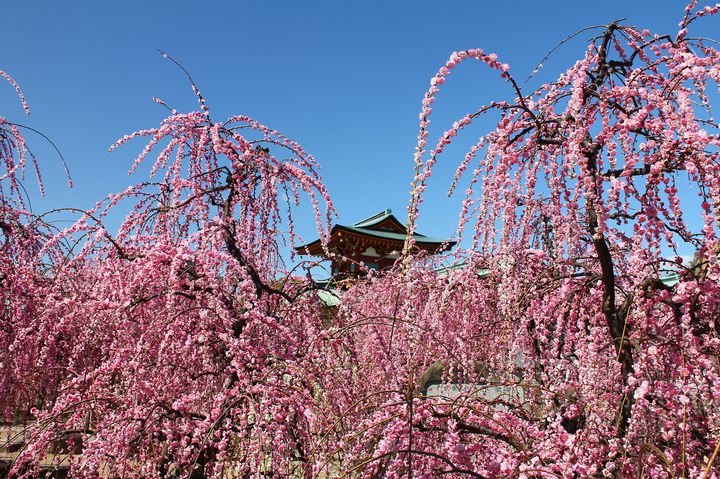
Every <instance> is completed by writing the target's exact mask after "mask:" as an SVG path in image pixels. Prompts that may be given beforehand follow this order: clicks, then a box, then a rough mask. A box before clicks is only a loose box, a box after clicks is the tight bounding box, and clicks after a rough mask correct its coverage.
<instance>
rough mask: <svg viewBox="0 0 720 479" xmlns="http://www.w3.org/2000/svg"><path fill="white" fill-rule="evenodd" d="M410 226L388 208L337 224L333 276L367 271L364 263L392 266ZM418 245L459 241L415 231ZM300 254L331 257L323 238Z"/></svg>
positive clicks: (436, 247) (436, 246) (430, 247)
mask: <svg viewBox="0 0 720 479" xmlns="http://www.w3.org/2000/svg"><path fill="white" fill-rule="evenodd" d="M406 236H407V229H406V228H405V225H404V224H402V223H401V222H400V221H398V219H397V218H395V216H394V215H393V214H392V210H389V209H387V210H384V211H381V212H380V213H378V214H376V215H373V216H371V217H369V218H367V219H364V220H362V221H359V222H357V223H355V224H353V225H352V226H345V225H339V224H336V225H335V226H333V227H332V230H331V232H330V240H329V244H328V249H329V250H330V252H331V253H335V255H336V256H334V257H332V258H328V259H330V260H331V261H332V276H333V277H334V278H344V277H350V276H358V275H361V274H363V271H362V268H361V267H360V263H363V264H364V265H365V267H366V268H369V269H376V270H383V269H387V268H390V267H391V266H392V265H393V264H394V263H395V260H396V259H397V258H398V257H399V255H400V252H401V251H402V249H403V245H404V243H405V237H406ZM413 239H414V240H415V248H417V249H420V250H424V251H427V252H429V253H431V254H436V253H439V252H441V251H446V250H449V249H450V248H452V247H453V246H454V245H455V241H450V240H443V239H437V238H431V237H429V236H425V235H422V234H420V233H415V234H414V235H413ZM295 251H296V252H297V253H298V254H300V255H311V256H320V257H327V255H326V254H325V251H323V249H322V246H321V244H320V240H319V239H318V240H315V241H313V242H311V243H308V244H305V245H302V246H298V247H296V248H295Z"/></svg>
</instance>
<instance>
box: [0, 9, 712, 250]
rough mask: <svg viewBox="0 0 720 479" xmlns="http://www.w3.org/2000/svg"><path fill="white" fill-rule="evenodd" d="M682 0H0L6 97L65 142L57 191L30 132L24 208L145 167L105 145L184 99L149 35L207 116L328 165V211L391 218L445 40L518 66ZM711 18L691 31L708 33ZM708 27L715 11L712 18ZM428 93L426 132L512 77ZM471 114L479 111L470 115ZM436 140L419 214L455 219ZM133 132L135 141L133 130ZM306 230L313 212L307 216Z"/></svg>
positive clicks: (654, 24) (74, 201)
mask: <svg viewBox="0 0 720 479" xmlns="http://www.w3.org/2000/svg"><path fill="white" fill-rule="evenodd" d="M684 5H685V2H684V1H663V0H633V1H627V0H624V1H617V0H605V1H602V2H585V1H581V0H575V1H565V0H563V1H550V0H547V1H527V0H522V1H506V2H483V1H474V2H470V1H467V2H451V1H444V2H439V1H436V2H427V1H421V0H416V1H389V0H386V1H374V0H372V1H371V0H364V1H361V2H351V1H337V0H336V1H324V2H311V1H262V2H261V1H257V2H248V1H233V2H231V1H226V2H219V1H204V2H200V1H195V2H190V1H184V0H175V1H147V0H146V1H137V0H132V1H130V0H123V1H115V2H109V1H85V0H84V1H64V2H51V1H33V2H31V1H26V0H23V1H17V0H0V32H2V39H3V47H2V50H0V52H1V53H0V69H2V70H5V71H7V72H8V73H10V74H11V75H13V76H14V77H15V79H16V80H17V81H18V82H19V83H20V85H21V86H22V88H23V90H24V91H25V94H26V96H27V100H28V102H29V103H30V108H31V110H32V116H31V117H30V118H24V117H23V112H22V109H21V108H20V105H19V103H18V101H17V99H16V98H15V97H14V96H13V91H12V89H11V88H10V87H9V86H2V87H0V114H1V115H3V116H5V117H7V118H9V119H10V120H11V121H17V122H20V123H24V124H28V125H30V126H32V127H34V128H36V129H38V130H40V131H42V132H43V133H44V134H46V135H47V136H49V137H50V138H52V139H53V141H54V142H55V143H56V144H57V146H58V148H60V150H61V151H62V153H63V155H64V156H65V158H66V159H67V162H68V164H69V166H70V169H71V171H72V175H73V179H74V182H75V187H74V188H73V189H72V190H68V189H67V187H66V186H65V182H64V180H63V178H62V176H61V171H62V170H61V168H60V165H59V162H58V160H57V155H55V154H54V153H52V151H51V150H50V149H49V147H48V146H47V145H46V144H45V143H44V142H43V140H41V139H40V138H38V137H34V136H33V135H32V134H28V138H29V140H30V142H31V146H32V147H33V149H34V150H35V151H36V153H37V154H38V155H39V156H40V159H41V162H42V168H43V171H44V172H45V177H46V178H45V179H46V183H47V195H46V197H45V198H39V196H38V195H37V194H36V192H35V191H34V189H33V185H32V182H31V181H27V182H26V184H27V186H28V188H29V189H30V190H31V197H32V203H33V208H34V210H35V211H44V210H47V209H50V208H53V207H59V206H74V207H79V208H88V207H90V206H92V205H94V204H95V201H97V200H98V199H100V198H103V197H104V196H105V195H107V194H108V193H111V192H117V191H121V190H124V189H125V188H126V186H127V185H129V184H130V183H132V182H134V181H139V180H140V179H141V178H132V177H128V176H127V169H128V167H129V166H130V164H131V163H132V158H133V154H135V153H136V150H133V149H132V148H129V149H121V150H118V151H116V152H114V153H112V154H109V153H107V147H108V146H109V145H110V144H111V143H113V142H114V141H115V139H117V138H118V137H120V136H122V135H124V134H126V133H129V132H131V131H134V130H137V129H142V128H148V127H152V126H155V125H157V124H158V122H159V121H160V120H161V119H162V118H163V117H164V114H165V111H164V110H163V109H162V108H161V107H159V106H158V105H156V104H154V103H153V102H152V101H151V98H152V97H160V98H163V99H164V100H166V101H167V102H168V103H169V104H170V105H171V106H173V107H175V108H177V109H178V110H180V111H189V110H190V109H195V108H196V103H195V99H194V96H193V94H192V92H191V90H190V88H189V86H188V83H187V80H186V78H185V77H184V76H183V75H182V74H181V73H180V72H179V71H178V69H177V68H176V67H175V66H174V65H172V64H171V63H170V62H168V61H166V60H163V59H162V58H161V57H160V55H159V54H158V53H157V50H158V49H163V50H166V51H167V52H168V53H170V54H171V55H172V56H174V57H175V58H177V59H178V60H179V61H181V62H182V63H183V64H184V66H185V67H186V68H187V69H188V70H190V72H191V73H192V75H193V77H194V78H195V81H196V82H197V84H198V85H199V87H200V89H201V91H202V92H203V94H204V96H205V97H206V98H207V100H208V104H209V106H210V108H211V109H212V111H213V115H214V117H215V118H224V117H227V116H230V115H233V114H247V115H250V116H253V117H255V118H256V119H258V120H260V121H262V122H264V123H265V124H267V125H269V126H271V127H272V128H275V129H277V130H279V131H280V132H282V133H284V134H285V135H287V136H289V137H291V138H293V139H295V140H297V141H299V142H300V143H301V144H302V145H304V146H305V148H306V150H308V151H309V152H310V153H312V154H313V155H314V156H315V157H316V158H317V159H318V161H319V162H320V163H321V165H322V170H321V174H322V176H323V178H324V180H325V182H326V184H327V185H328V188H329V190H330V193H331V195H332V198H333V200H334V202H335V205H336V207H337V210H338V212H339V214H340V222H341V223H345V224H348V223H353V222H355V221H357V220H360V219H362V218H364V217H366V216H369V215H370V214H372V213H375V212H376V211H379V210H381V209H384V208H392V209H393V210H394V211H395V212H396V213H399V214H398V216H399V217H400V218H401V219H402V218H403V216H404V214H405V208H406V205H407V202H408V191H409V184H410V180H411V178H412V153H413V148H414V146H415V138H416V135H417V123H418V120H417V115H418V112H419V110H420V101H421V99H422V95H423V93H424V91H425V89H426V88H427V85H428V81H429V79H430V78H431V77H432V75H433V74H434V73H435V72H436V70H437V69H438V67H439V66H441V64H442V63H443V62H444V61H445V59H446V58H447V56H448V55H449V54H450V53H451V52H452V51H454V50H462V49H468V48H483V49H484V50H485V51H487V52H495V53H497V54H498V55H499V57H500V59H501V60H502V61H503V62H507V63H509V64H510V65H511V67H512V72H513V74H514V75H515V76H516V77H518V78H523V79H524V78H526V77H527V75H528V74H529V73H530V72H531V71H532V69H533V68H534V66H535V65H536V64H537V62H538V61H539V60H540V59H541V58H542V57H543V55H544V54H545V53H546V52H547V51H548V50H550V49H551V48H552V47H553V46H554V45H555V44H557V43H558V42H559V41H560V40H562V39H563V38H564V37H565V36H567V35H568V34H570V33H572V32H575V31H576V30H578V29H580V28H582V27H586V26H590V25H595V24H605V23H609V22H611V21H613V20H616V19H619V18H623V17H627V21H626V23H629V24H634V25H637V26H640V27H644V28H649V29H651V30H653V31H657V32H659V33H666V32H675V31H676V30H677V28H676V25H677V22H678V20H679V19H680V17H681V15H682V10H683V6H684ZM717 26H718V23H717V21H715V19H713V20H710V21H704V22H702V23H701V24H700V25H699V27H700V28H699V31H700V33H702V34H704V35H707V36H713V37H719V36H720V35H719V34H718V33H720V31H719V30H718V28H717ZM713 27H714V28H713ZM590 36H591V34H590V33H587V34H583V35H580V36H579V37H578V39H577V40H575V41H573V42H570V43H568V44H567V45H565V46H564V47H562V48H561V49H560V50H559V51H558V52H557V53H556V54H555V55H553V56H552V57H551V59H550V60H549V61H547V62H545V69H544V71H543V73H542V74H541V75H539V78H537V79H536V80H532V81H531V83H530V84H529V85H528V87H531V86H534V85H537V84H538V82H539V81H543V80H549V79H553V78H555V77H556V76H557V74H558V73H559V72H561V71H562V70H564V69H565V68H567V67H568V66H569V65H570V64H572V63H573V62H574V61H575V59H577V58H578V57H579V56H580V55H582V53H583V51H584V48H585V42H586V40H588V38H589V37H590ZM443 88H444V89H443V91H442V93H440V95H439V99H438V102H437V103H436V104H435V105H434V107H433V108H434V111H435V113H434V114H433V115H434V120H433V126H434V130H433V132H432V133H431V139H435V138H437V137H438V136H439V135H441V134H442V132H443V131H444V130H445V129H446V128H447V126H448V125H449V124H450V123H451V122H452V121H453V120H454V119H456V118H459V117H461V116H463V115H464V114H466V113H468V112H471V111H474V110H475V109H476V107H478V106H479V105H482V104H483V103H486V102H487V101H489V100H491V99H497V98H510V97H511V94H512V92H511V91H510V89H509V86H508V85H507V84H506V83H504V82H502V81H501V80H500V79H499V78H498V77H497V75H495V74H492V73H490V72H488V70H487V69H486V68H483V67H481V66H480V65H479V64H469V65H462V66H461V68H458V69H457V71H456V72H454V73H453V75H452V78H451V79H450V80H449V81H448V82H447V83H446V84H445V85H443ZM480 127H481V128H482V127H483V125H480ZM479 133H480V132H479V131H478V132H476V133H471V134H470V135H466V140H467V141H465V142H464V143H463V142H462V141H461V143H460V146H459V147H458V148H456V149H450V150H448V152H447V153H448V154H447V156H445V157H444V158H443V159H442V160H441V162H440V164H439V168H438V174H437V177H434V178H433V179H432V180H431V186H430V189H429V190H428V196H427V199H426V201H425V203H424V204H423V209H422V212H421V220H420V228H419V229H420V231H421V232H423V233H426V234H430V235H433V236H450V235H451V234H452V233H453V231H454V229H455V226H456V218H457V213H458V212H459V203H460V198H452V199H447V198H446V197H445V191H446V189H447V186H448V184H449V178H450V177H451V175H452V172H453V171H454V167H455V165H456V164H457V162H458V159H459V158H461V154H463V153H464V149H463V148H462V147H461V146H462V145H463V144H465V145H467V144H468V142H469V141H470V140H472V139H474V138H475V137H476V136H477V134H479ZM138 146H139V145H138ZM300 226H301V227H302V230H303V231H304V234H305V239H307V240H312V239H314V237H315V236H314V234H313V233H312V228H313V225H312V221H311V218H310V217H307V218H301V219H300Z"/></svg>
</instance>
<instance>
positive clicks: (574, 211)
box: [336, 2, 720, 477]
mask: <svg viewBox="0 0 720 479" xmlns="http://www.w3.org/2000/svg"><path fill="white" fill-rule="evenodd" d="M717 11H718V7H717V6H711V7H698V6H697V5H696V2H692V3H691V4H690V5H688V6H687V8H686V10H685V15H684V17H683V18H682V21H681V22H680V29H679V31H678V33H677V34H675V35H655V34H652V33H650V32H649V31H647V30H641V29H638V28H635V27H629V26H625V25H623V24H621V23H619V22H616V23H612V24H609V25H607V26H604V27H596V28H594V29H590V30H589V31H594V32H596V36H595V37H594V38H593V39H592V41H591V42H590V43H589V44H588V46H587V50H586V51H585V53H584V55H583V56H582V57H581V58H580V59H579V60H578V61H577V62H576V63H575V64H574V65H573V66H572V67H570V68H569V69H568V70H567V71H565V72H563V73H562V74H561V75H559V77H558V78H557V80H556V81H554V82H551V83H547V84H544V85H542V86H540V87H539V88H538V89H536V90H533V91H523V89H521V87H520V84H519V83H518V82H517V81H516V79H515V77H514V76H513V73H512V71H511V69H510V67H509V66H508V65H507V64H503V63H501V61H500V60H498V57H497V55H495V54H489V53H486V52H484V51H483V50H481V49H472V50H466V51H461V52H456V53H453V54H452V55H451V56H450V58H449V60H448V61H447V63H446V64H445V65H444V66H443V67H442V68H441V69H440V71H439V72H438V73H437V74H436V75H435V76H434V78H432V80H431V85H430V89H429V90H428V92H427V93H426V95H425V98H424V100H423V108H422V112H421V113H420V134H419V138H418V146H417V149H416V156H415V160H416V177H415V182H414V184H413V197H412V202H411V205H410V212H409V221H408V223H409V225H410V226H411V229H412V225H413V224H414V222H415V220H416V218H417V215H418V210H419V205H420V203H421V202H422V195H423V192H424V190H425V187H426V185H427V181H428V179H429V178H430V176H431V174H432V172H433V169H434V166H435V164H436V162H437V161H438V159H439V158H440V156H441V153H442V152H443V150H444V149H445V148H446V147H447V145H448V144H450V143H451V142H452V141H454V140H455V138H456V137H457V135H458V134H460V132H461V130H463V129H466V128H467V127H468V125H470V124H471V123H472V122H473V121H474V120H476V119H478V118H480V117H484V116H488V115H492V114H493V113H494V114H497V117H498V122H497V127H496V128H495V129H493V130H492V131H490V132H488V133H486V134H485V135H483V136H481V137H480V138H479V140H478V141H477V143H476V144H475V145H474V146H473V147H472V148H471V149H470V150H469V152H468V153H467V155H466V156H465V158H464V160H463V161H462V162H461V163H460V165H459V167H458V170H457V174H456V177H455V180H454V181H453V183H452V186H451V191H452V190H453V189H455V188H456V186H457V185H458V184H460V182H462V181H468V182H469V186H468V188H467V190H466V196H465V199H464V200H463V203H462V213H461V219H460V223H459V228H458V235H459V236H462V235H469V236H471V238H472V244H473V247H472V250H471V251H470V252H469V261H468V264H467V266H466V267H465V268H464V269H462V270H460V271H454V272H452V271H451V272H449V273H447V274H443V275H437V274H433V273H432V268H423V267H422V265H421V264H420V263H415V264H413V262H412V260H411V258H409V257H408V258H406V260H405V262H404V264H403V268H402V269H401V270H400V271H399V272H398V273H396V274H391V275H386V276H383V277H380V278H378V279H376V280H375V281H374V282H370V283H368V284H363V285H359V286H358V287H356V288H355V289H354V290H352V291H350V292H349V293H348V295H347V296H346V298H344V301H343V305H342V307H341V319H342V320H343V321H344V327H345V328H346V331H347V334H348V335H349V336H350V337H351V338H352V340H351V342H352V344H353V345H354V347H355V349H354V351H355V354H357V355H358V356H359V357H360V358H361V360H360V361H359V363H360V364H361V366H359V367H358V368H357V369H356V370H354V372H355V373H356V374H357V375H358V379H357V380H354V381H352V382H350V383H347V384H345V383H338V384H337V388H338V391H344V392H345V397H346V402H345V404H344V405H343V407H340V408H338V409H337V411H336V414H338V415H342V417H345V418H351V417H354V418H355V420H350V419H346V421H347V424H351V425H352V427H351V428H348V429H346V430H344V431H343V430H341V431H340V432H339V433H340V434H341V435H342V437H343V438H344V439H343V441H344V444H349V445H350V446H349V447H347V449H345V451H346V452H347V456H344V457H343V458H342V459H341V460H342V461H343V462H344V466H343V469H345V470H349V471H353V472H354V473H357V474H358V475H359V476H362V477H435V476H440V475H446V474H450V475H454V476H456V477H463V476H470V477H588V476H592V477H711V476H712V477H716V476H717V474H718V471H719V469H718V465H717V454H718V450H719V449H720V389H718V384H720V377H719V374H720V362H719V360H720V321H719V316H718V313H719V312H720V303H719V302H718V297H720V296H719V295H718V293H720V291H718V279H719V278H720V276H719V275H720V265H719V264H718V254H719V253H720V249H719V245H718V238H717V233H718V226H719V224H718V219H719V218H718V211H719V210H718V208H719V207H720V162H719V161H718V160H719V156H720V150H719V149H718V146H720V135H719V132H718V123H717V120H716V119H715V118H714V117H713V113H712V108H711V107H712V103H713V99H714V98H716V97H717V93H718V81H719V80H720V52H718V50H717V49H716V47H715V46H716V43H715V42H713V41H711V40H705V39H702V38H696V37H693V36H692V34H691V33H690V30H691V27H692V24H693V23H695V22H697V21H699V20H700V19H701V18H702V17H706V16H712V15H715V14H716V13H717ZM586 31H588V30H586ZM467 61H480V62H482V63H484V64H486V65H487V66H488V67H489V68H490V69H492V70H494V71H496V72H497V73H498V74H499V75H500V76H501V77H502V78H503V79H505V80H506V82H507V84H508V85H509V88H510V91H511V92H512V93H513V94H512V96H511V97H510V98H509V99H508V100H498V101H493V102H490V103H488V104H487V105H486V106H484V107H482V108H480V109H479V110H477V111H476V112H474V113H471V114H468V115H466V116H464V117H463V118H461V119H459V120H458V121H457V122H455V123H454V124H453V125H452V127H451V128H450V129H449V130H448V131H446V132H445V133H444V134H443V135H442V136H441V138H440V139H439V141H438V143H437V145H436V146H435V147H434V148H429V149H428V137H429V123H430V117H431V112H432V108H431V105H432V104H433V103H434V102H435V100H436V97H437V94H438V92H439V91H440V88H441V85H443V84H444V83H445V81H446V80H447V78H448V76H449V75H450V74H451V72H452V71H453V69H454V68H455V67H456V66H457V65H458V64H459V63H461V62H467ZM467 170H470V171H472V173H471V174H469V175H468V174H466V171H467ZM466 178H469V179H466ZM411 246H412V245H411V242H410V241H409V240H408V244H407V247H406V252H407V251H409V250H410V247H411ZM683 251H695V252H696V255H695V261H694V263H693V264H692V265H691V266H688V265H687V264H685V263H683V260H682V258H681V257H680V256H681V253H682V252H683ZM671 273H676V274H677V279H678V282H677V284H674V285H673V284H672V282H667V281H666V282H663V281H662V279H663V278H664V277H667V276H668V275H669V274H671ZM433 377H434V378H435V379H439V380H441V381H444V382H447V383H455V384H456V386H455V390H454V392H453V393H452V394H449V395H446V397H445V398H442V396H441V397H434V398H426V397H424V393H425V392H426V391H427V387H426V386H427V380H428V378H433ZM355 383H357V384H358V385H363V388H362V389H360V390H359V392H360V397H362V398H363V401H360V402H357V401H352V400H351V398H353V397H357V394H353V392H351V391H350V389H351V388H353V387H357V386H354V384H355ZM351 384H353V385H351ZM337 396H338V397H341V394H339V393H338V394H337ZM358 422H359V423H360V427H358V426H357V424H358ZM340 429H342V428H341V427H340Z"/></svg>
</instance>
